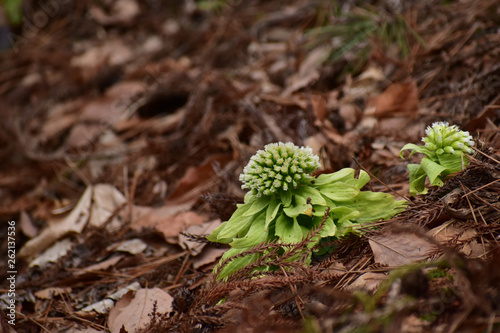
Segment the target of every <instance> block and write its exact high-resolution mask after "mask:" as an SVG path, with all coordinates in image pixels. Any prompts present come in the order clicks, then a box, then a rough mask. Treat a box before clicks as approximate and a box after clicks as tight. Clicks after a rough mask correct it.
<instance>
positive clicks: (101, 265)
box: [74, 255, 125, 275]
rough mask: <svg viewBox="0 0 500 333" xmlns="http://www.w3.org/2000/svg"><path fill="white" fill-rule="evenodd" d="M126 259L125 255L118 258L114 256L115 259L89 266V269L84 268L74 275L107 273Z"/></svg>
mask: <svg viewBox="0 0 500 333" xmlns="http://www.w3.org/2000/svg"><path fill="white" fill-rule="evenodd" d="M124 257H125V255H118V256H114V257H111V258H108V259H106V260H104V261H102V262H100V263H97V264H94V265H90V266H87V267H85V268H83V269H82V270H81V271H77V272H75V273H74V274H75V275H81V274H85V273H87V272H93V271H105V270H107V269H108V268H110V267H112V266H114V265H116V264H117V263H118V262H119V261H120V260H121V259H122V258H124Z"/></svg>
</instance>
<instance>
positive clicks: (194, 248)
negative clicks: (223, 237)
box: [179, 219, 222, 256]
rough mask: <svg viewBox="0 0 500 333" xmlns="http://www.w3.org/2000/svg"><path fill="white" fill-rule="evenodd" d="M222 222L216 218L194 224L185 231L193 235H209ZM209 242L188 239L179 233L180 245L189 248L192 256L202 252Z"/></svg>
mask: <svg viewBox="0 0 500 333" xmlns="http://www.w3.org/2000/svg"><path fill="white" fill-rule="evenodd" d="M221 224H222V222H221V220H220V219H216V220H213V221H210V222H206V223H203V224H200V225H192V226H190V227H188V228H187V229H186V230H184V232H185V233H187V234H191V235H196V236H199V235H209V234H210V233H211V232H212V231H213V230H215V228H217V227H218V226H220V225H221ZM206 244H207V243H199V242H193V241H190V240H188V238H187V237H186V236H184V235H182V234H181V235H179V245H180V246H181V247H182V248H183V249H185V250H189V251H190V254H191V255H192V256H196V255H198V254H200V252H201V250H203V248H204V247H205V245H206Z"/></svg>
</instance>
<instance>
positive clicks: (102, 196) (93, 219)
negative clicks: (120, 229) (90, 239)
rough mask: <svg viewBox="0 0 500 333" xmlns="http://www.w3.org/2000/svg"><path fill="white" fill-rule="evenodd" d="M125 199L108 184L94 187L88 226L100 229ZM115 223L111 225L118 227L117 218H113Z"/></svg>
mask: <svg viewBox="0 0 500 333" xmlns="http://www.w3.org/2000/svg"><path fill="white" fill-rule="evenodd" d="M125 202H127V199H125V197H124V196H123V194H122V193H121V192H120V191H118V189H117V188H116V187H114V186H112V185H109V184H97V185H95V186H94V189H93V194H92V207H91V209H90V221H89V223H90V225H92V226H94V227H101V226H102V225H103V224H104V223H105V222H106V221H107V220H108V219H109V218H110V217H111V215H113V213H114V212H115V210H116V209H117V208H118V207H120V206H122V205H123V204H124V203H125ZM114 222H115V223H111V224H110V225H113V226H114V227H116V225H119V222H118V220H117V218H116V217H115V218H114Z"/></svg>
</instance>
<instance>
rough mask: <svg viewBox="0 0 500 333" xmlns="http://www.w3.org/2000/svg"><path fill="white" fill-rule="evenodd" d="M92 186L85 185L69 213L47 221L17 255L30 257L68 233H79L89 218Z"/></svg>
mask: <svg viewBox="0 0 500 333" xmlns="http://www.w3.org/2000/svg"><path fill="white" fill-rule="evenodd" d="M91 198H92V186H89V187H87V189H86V190H85V192H83V194H82V196H81V197H80V200H79V201H78V203H77V205H76V207H75V208H73V210H72V211H71V213H69V214H68V215H67V216H66V217H64V218H62V219H59V220H54V221H51V222H48V227H46V228H45V229H43V231H42V232H41V233H40V234H39V235H38V236H37V237H35V238H32V239H31V240H29V241H28V242H27V243H26V244H24V246H23V247H22V248H21V250H20V251H19V257H21V258H25V259H27V258H30V257H32V256H34V255H35V254H37V253H40V252H41V251H43V250H45V249H46V248H47V247H49V246H50V245H52V244H53V243H54V242H56V241H57V240H59V239H61V238H63V237H64V236H66V235H67V234H69V233H80V232H81V231H82V230H83V228H84V227H85V225H86V224H87V222H88V220H89V215H90V205H91Z"/></svg>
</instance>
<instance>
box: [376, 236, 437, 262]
mask: <svg viewBox="0 0 500 333" xmlns="http://www.w3.org/2000/svg"><path fill="white" fill-rule="evenodd" d="M369 243H370V247H371V249H372V251H373V256H374V257H375V262H377V263H381V264H383V265H388V266H401V265H405V264H408V263H411V262H415V261H420V260H424V259H426V258H427V256H428V255H429V253H431V252H432V251H434V250H435V245H434V244H432V243H431V242H429V241H428V240H426V239H425V238H423V237H421V236H418V235H416V234H415V233H412V232H398V233H392V232H386V233H381V234H379V235H375V236H373V237H370V240H369Z"/></svg>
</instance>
